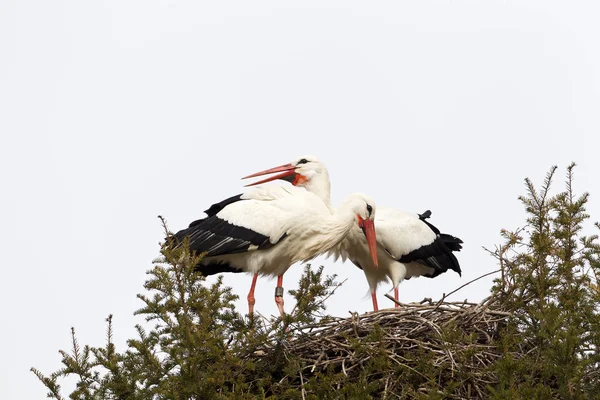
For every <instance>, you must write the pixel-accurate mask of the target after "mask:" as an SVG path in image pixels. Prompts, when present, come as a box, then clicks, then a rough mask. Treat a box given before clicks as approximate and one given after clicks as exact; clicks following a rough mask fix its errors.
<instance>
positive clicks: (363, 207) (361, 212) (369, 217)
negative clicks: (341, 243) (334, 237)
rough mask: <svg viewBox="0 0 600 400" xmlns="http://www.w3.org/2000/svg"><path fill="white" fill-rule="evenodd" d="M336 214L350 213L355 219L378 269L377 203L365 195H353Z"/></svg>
mask: <svg viewBox="0 0 600 400" xmlns="http://www.w3.org/2000/svg"><path fill="white" fill-rule="evenodd" d="M336 212H338V213H342V214H346V213H350V215H351V216H353V217H354V219H355V221H356V224H357V225H358V227H359V228H360V229H361V230H362V233H363V234H364V235H365V238H366V239H367V246H368V248H369V253H370V254H371V259H372V260H373V265H375V268H378V266H379V263H378V259H377V236H376V234H375V202H374V201H373V199H372V198H371V197H369V196H367V195H365V194H363V193H353V194H351V195H350V196H348V197H346V198H345V199H344V201H343V202H342V204H341V205H340V207H339V208H338V209H337V211H336ZM357 234H358V232H357Z"/></svg>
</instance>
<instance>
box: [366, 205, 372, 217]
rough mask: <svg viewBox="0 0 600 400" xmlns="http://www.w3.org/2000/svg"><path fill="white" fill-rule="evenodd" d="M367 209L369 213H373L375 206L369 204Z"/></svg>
mask: <svg viewBox="0 0 600 400" xmlns="http://www.w3.org/2000/svg"><path fill="white" fill-rule="evenodd" d="M367 211H368V212H369V215H371V213H372V212H373V207H371V205H370V204H367Z"/></svg>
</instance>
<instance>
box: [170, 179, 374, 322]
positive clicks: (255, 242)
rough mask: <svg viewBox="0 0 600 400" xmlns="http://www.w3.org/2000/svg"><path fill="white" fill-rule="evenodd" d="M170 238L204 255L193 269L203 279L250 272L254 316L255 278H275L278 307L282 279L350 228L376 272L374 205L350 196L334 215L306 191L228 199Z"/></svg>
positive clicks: (266, 190)
mask: <svg viewBox="0 0 600 400" xmlns="http://www.w3.org/2000/svg"><path fill="white" fill-rule="evenodd" d="M205 213H206V214H207V217H206V218H202V219H200V220H197V221H194V222H192V223H191V224H190V225H189V227H188V228H186V229H183V230H180V231H179V232H177V233H176V234H175V235H174V238H175V240H176V242H177V243H181V242H182V241H183V239H184V238H185V237H186V236H187V237H189V248H190V251H193V252H196V253H198V254H200V253H204V252H206V256H205V257H204V258H203V259H202V260H201V261H200V263H199V265H197V266H196V270H197V271H199V272H200V273H202V274H203V275H212V274H217V273H220V272H250V273H252V274H253V275H254V276H253V279H252V286H251V288H250V292H249V293H248V308H249V312H250V313H252V312H253V311H254V303H255V298H254V289H255V286H256V280H257V278H258V275H265V276H277V287H276V289H275V302H276V303H277V307H278V309H279V312H280V313H281V315H282V316H283V315H284V308H283V287H282V285H283V274H284V273H285V272H286V271H287V269H288V268H289V267H290V266H291V265H292V264H294V263H296V262H300V261H308V260H310V259H312V258H314V257H316V256H318V255H320V254H322V253H326V252H328V251H329V250H331V249H332V248H333V247H335V246H337V245H338V244H339V242H341V241H342V240H343V239H344V238H345V237H346V235H347V234H348V233H349V232H350V230H351V229H352V227H354V226H356V227H357V229H359V230H360V231H361V232H362V234H363V235H364V237H365V240H366V243H368V248H369V250H368V251H369V252H370V253H371V257H372V266H373V267H374V268H376V267H377V264H378V259H377V241H376V240H377V239H376V233H375V227H374V222H373V221H374V218H375V202H374V201H373V200H372V199H371V198H370V197H368V196H367V195H364V194H360V193H355V194H352V195H350V196H348V197H346V199H345V200H344V201H343V202H342V204H341V205H340V207H338V208H337V210H336V212H333V213H332V212H331V210H330V208H329V207H328V205H326V204H325V203H324V202H323V200H322V199H321V198H320V197H318V196H317V195H315V194H314V193H312V192H309V191H307V190H305V189H304V188H298V187H294V186H289V187H282V186H272V185H270V186H267V187H262V188H257V189H254V190H252V191H249V192H247V193H244V194H241V195H237V196H233V197H230V198H228V199H226V200H223V201H221V202H220V203H216V204H213V205H212V206H211V207H210V208H209V209H208V210H206V211H205Z"/></svg>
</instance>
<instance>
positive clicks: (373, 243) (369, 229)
mask: <svg viewBox="0 0 600 400" xmlns="http://www.w3.org/2000/svg"><path fill="white" fill-rule="evenodd" d="M362 224H363V231H364V233H365V236H366V237H367V244H368V245H369V253H371V258H372V259H373V264H374V265H375V268H378V267H379V262H378V259H377V236H376V235H375V223H374V222H373V220H372V219H365V220H363V223H362Z"/></svg>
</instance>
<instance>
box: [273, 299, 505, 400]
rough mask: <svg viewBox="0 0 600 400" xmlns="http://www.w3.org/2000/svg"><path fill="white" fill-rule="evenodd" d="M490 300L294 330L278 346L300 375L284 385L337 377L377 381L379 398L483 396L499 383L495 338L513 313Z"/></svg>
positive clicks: (417, 306)
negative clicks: (495, 371) (295, 362)
mask: <svg viewBox="0 0 600 400" xmlns="http://www.w3.org/2000/svg"><path fill="white" fill-rule="evenodd" d="M497 304H498V302H496V301H494V299H493V298H491V297H490V298H487V299H485V300H484V301H482V302H481V303H469V302H466V301H465V302H442V301H440V302H437V303H433V302H431V300H430V299H426V300H423V301H422V302H421V303H412V304H400V306H399V307H398V308H392V309H386V310H381V311H378V312H372V313H367V314H364V315H358V314H352V316H351V317H350V318H345V319H344V318H333V319H329V320H326V321H323V322H320V323H318V324H315V325H310V326H304V327H301V328H299V329H297V330H296V331H295V332H294V333H295V335H294V339H293V340H291V341H287V342H284V343H282V344H281V346H283V349H284V354H285V355H286V358H288V359H291V358H295V359H296V360H298V361H299V364H300V373H299V374H298V375H299V376H289V375H286V376H284V377H283V379H282V380H281V382H283V381H284V380H286V379H287V380H288V382H287V383H288V384H292V385H293V386H296V387H297V388H298V389H299V390H301V391H302V397H303V398H304V397H305V395H306V394H307V393H310V392H311V390H310V387H308V389H307V386H306V383H307V382H309V381H310V380H311V379H313V378H316V379H325V378H323V377H324V376H330V377H331V375H330V374H332V373H333V374H334V376H335V375H337V376H338V378H339V379H338V380H337V382H338V383H337V385H338V386H337V387H336V384H335V381H336V379H333V380H332V386H333V387H332V389H334V390H339V389H340V388H341V387H343V386H344V381H346V382H358V381H363V382H366V383H367V384H369V385H370V384H373V383H375V385H376V389H375V393H376V394H377V396H378V397H379V398H400V397H402V398H427V397H428V396H431V395H434V394H437V396H435V397H442V398H469V399H472V398H482V397H484V393H486V390H485V388H486V386H487V385H488V384H493V383H494V381H495V377H494V374H493V372H492V371H491V369H490V368H488V367H489V366H490V365H491V364H492V363H493V362H494V361H495V360H496V359H498V358H499V357H500V354H499V352H498V351H497V350H496V345H497V343H498V335H499V332H500V330H501V328H502V326H504V325H505V324H506V323H507V320H508V318H509V317H510V314H509V313H507V312H505V311H503V310H501V309H500V307H498V306H497Z"/></svg>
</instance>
